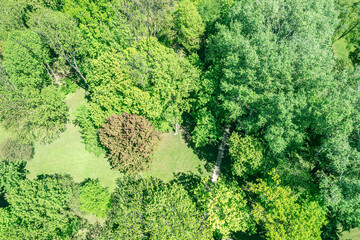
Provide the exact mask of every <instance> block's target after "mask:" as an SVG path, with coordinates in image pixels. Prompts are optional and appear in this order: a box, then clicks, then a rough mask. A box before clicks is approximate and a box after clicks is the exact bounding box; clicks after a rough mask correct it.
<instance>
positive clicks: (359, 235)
mask: <svg viewBox="0 0 360 240" xmlns="http://www.w3.org/2000/svg"><path fill="white" fill-rule="evenodd" d="M340 239H341V240H358V239H360V229H359V228H354V229H351V230H350V231H349V232H343V233H342V236H341V237H340Z"/></svg>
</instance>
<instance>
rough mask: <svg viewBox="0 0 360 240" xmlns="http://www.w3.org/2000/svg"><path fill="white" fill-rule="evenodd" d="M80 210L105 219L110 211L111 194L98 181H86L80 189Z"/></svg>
mask: <svg viewBox="0 0 360 240" xmlns="http://www.w3.org/2000/svg"><path fill="white" fill-rule="evenodd" d="M79 199H80V209H81V210H82V211H85V212H87V213H89V214H91V213H93V214H95V215H96V216H98V217H101V218H104V217H105V216H106V214H107V212H108V210H109V203H110V193H109V191H108V189H107V188H103V187H102V186H101V185H100V182H99V180H98V179H96V180H91V179H88V180H86V181H85V182H84V183H83V184H82V186H81V187H80V197H79Z"/></svg>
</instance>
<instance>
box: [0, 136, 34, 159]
mask: <svg viewBox="0 0 360 240" xmlns="http://www.w3.org/2000/svg"><path fill="white" fill-rule="evenodd" d="M33 156H34V146H33V144H31V143H30V144H29V143H23V142H22V141H21V140H20V139H16V138H6V139H4V140H3V141H2V142H1V143H0V159H2V160H6V161H19V160H20V161H28V160H30V159H31V158H32V157H33Z"/></svg>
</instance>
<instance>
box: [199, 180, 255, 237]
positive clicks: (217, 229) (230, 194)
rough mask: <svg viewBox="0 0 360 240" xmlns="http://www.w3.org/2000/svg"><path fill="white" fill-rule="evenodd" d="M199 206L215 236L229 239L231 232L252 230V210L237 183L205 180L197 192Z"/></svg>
mask: <svg viewBox="0 0 360 240" xmlns="http://www.w3.org/2000/svg"><path fill="white" fill-rule="evenodd" d="M194 192H195V196H196V198H197V205H198V208H200V210H201V211H204V212H205V213H206V216H207V221H209V224H210V227H211V229H212V230H213V231H214V236H216V237H218V238H220V239H227V238H228V237H229V235H230V233H231V232H237V231H241V232H245V231H246V230H249V229H250V228H252V223H251V219H250V209H249V208H248V206H247V201H246V199H245V194H244V193H243V192H242V191H239V187H238V186H237V184H236V183H235V182H231V183H230V184H229V183H226V182H225V181H223V180H221V179H219V181H217V182H215V183H214V182H210V181H208V179H205V178H204V179H203V181H202V184H201V185H199V186H198V187H197V188H196V189H195V190H194Z"/></svg>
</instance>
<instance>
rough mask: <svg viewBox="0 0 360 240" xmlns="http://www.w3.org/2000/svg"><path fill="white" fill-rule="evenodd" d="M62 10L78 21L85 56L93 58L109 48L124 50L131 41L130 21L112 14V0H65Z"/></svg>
mask: <svg viewBox="0 0 360 240" xmlns="http://www.w3.org/2000/svg"><path fill="white" fill-rule="evenodd" d="M64 12H65V13H66V14H68V15H69V16H72V17H73V18H74V19H76V20H77V23H78V28H79V29H80V31H81V32H82V34H83V36H84V38H85V39H86V41H84V43H83V44H85V45H86V47H85V51H86V54H87V56H86V57H87V58H90V59H93V58H96V57H97V56H99V55H100V54H101V53H103V52H106V51H110V50H114V49H115V50H117V51H120V50H123V49H124V48H126V47H128V46H129V45H130V43H131V42H132V40H133V36H132V35H131V32H130V29H129V23H127V22H126V20H125V19H124V18H123V17H122V16H117V15H115V12H114V9H113V4H112V1H109V0H101V1H96V3H95V2H94V1H92V0H76V1H70V0H67V1H65V3H64Z"/></svg>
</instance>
